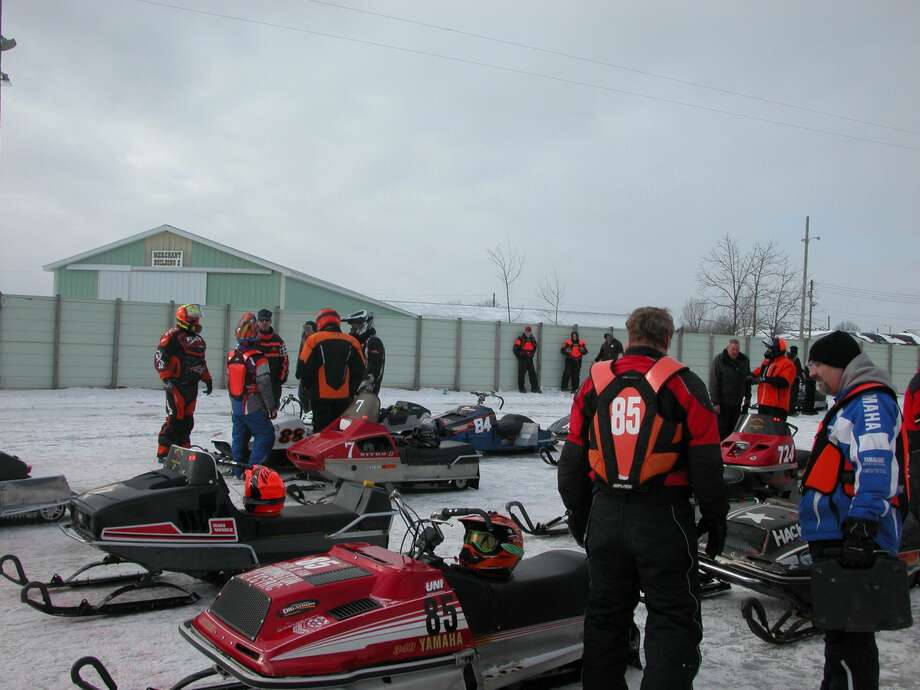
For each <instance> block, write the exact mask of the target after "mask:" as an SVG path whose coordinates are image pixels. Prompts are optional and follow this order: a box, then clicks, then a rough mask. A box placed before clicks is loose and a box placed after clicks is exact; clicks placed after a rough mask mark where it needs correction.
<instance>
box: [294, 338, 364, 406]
mask: <svg viewBox="0 0 920 690" xmlns="http://www.w3.org/2000/svg"><path fill="white" fill-rule="evenodd" d="M299 362H300V364H299V365H298V369H299V370H300V371H301V381H303V382H304V385H306V386H307V387H308V388H309V390H310V392H311V394H312V395H314V396H316V397H317V398H319V399H320V400H348V399H349V398H351V397H352V396H353V395H354V393H355V390H356V389H357V387H358V384H359V383H361V377H363V376H364V371H365V366H366V364H365V360H364V350H363V348H362V347H361V344H360V343H359V342H358V341H357V340H355V339H354V338H353V337H352V336H350V335H347V334H346V333H342V332H341V331H335V330H325V331H319V332H318V333H313V334H312V335H311V336H310V337H309V338H307V339H306V340H305V341H304V344H303V348H302V349H301V350H300V357H299Z"/></svg>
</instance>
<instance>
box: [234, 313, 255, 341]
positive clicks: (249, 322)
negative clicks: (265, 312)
mask: <svg viewBox="0 0 920 690" xmlns="http://www.w3.org/2000/svg"><path fill="white" fill-rule="evenodd" d="M258 339H259V322H258V321H256V317H255V314H253V313H252V312H251V311H244V312H243V315H242V316H241V317H240V320H239V321H237V322H236V340H237V342H240V343H249V342H253V341H256V340H258Z"/></svg>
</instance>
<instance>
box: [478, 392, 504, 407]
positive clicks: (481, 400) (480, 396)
mask: <svg viewBox="0 0 920 690" xmlns="http://www.w3.org/2000/svg"><path fill="white" fill-rule="evenodd" d="M470 394H472V395H475V396H476V398H477V400H476V404H477V405H482V404H483V403H484V402H485V401H486V398H498V400H499V401H500V402H499V405H498V409H499V410H500V409H502V408H503V407H504V406H505V399H504V398H503V397H502V396H500V395H499V394H498V393H496V392H495V391H488V392H482V391H470Z"/></svg>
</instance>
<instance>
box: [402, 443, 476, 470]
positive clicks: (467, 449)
mask: <svg viewBox="0 0 920 690" xmlns="http://www.w3.org/2000/svg"><path fill="white" fill-rule="evenodd" d="M460 455H476V449H475V448H473V446H472V445H470V444H469V443H463V442H461V441H441V445H440V446H438V447H437V448H423V447H419V446H409V445H406V446H400V447H399V457H400V459H401V460H402V461H403V462H404V463H406V464H407V465H447V464H450V463H451V462H453V460H455V459H456V458H457V457H458V456H460Z"/></svg>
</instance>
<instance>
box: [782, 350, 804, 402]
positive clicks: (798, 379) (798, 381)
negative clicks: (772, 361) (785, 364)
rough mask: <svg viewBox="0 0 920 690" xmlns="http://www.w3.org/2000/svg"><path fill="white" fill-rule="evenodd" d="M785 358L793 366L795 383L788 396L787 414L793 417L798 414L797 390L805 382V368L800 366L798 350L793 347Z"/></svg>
mask: <svg viewBox="0 0 920 690" xmlns="http://www.w3.org/2000/svg"><path fill="white" fill-rule="evenodd" d="M786 356H787V357H789V359H791V360H792V363H793V364H795V382H794V383H793V384H792V392H791V393H790V395H789V414H790V415H792V416H794V415H797V414H798V413H799V388H800V387H801V385H802V382H803V381H804V380H805V368H804V367H803V366H802V360H801V359H799V348H798V347H796V346H795V345H790V346H789V352H788V353H787V355H786Z"/></svg>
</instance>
